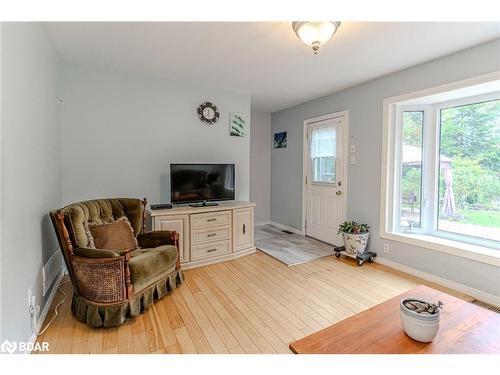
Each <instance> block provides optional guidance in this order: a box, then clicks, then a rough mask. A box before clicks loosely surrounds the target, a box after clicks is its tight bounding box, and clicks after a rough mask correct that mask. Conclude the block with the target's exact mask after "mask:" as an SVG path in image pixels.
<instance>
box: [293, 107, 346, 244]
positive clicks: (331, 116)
mask: <svg viewBox="0 0 500 375" xmlns="http://www.w3.org/2000/svg"><path fill="white" fill-rule="evenodd" d="M337 117H344V118H345V121H344V122H345V129H344V139H343V141H344V144H345V147H344V148H343V153H342V158H343V161H344V168H342V170H343V172H342V173H343V176H342V179H341V181H342V184H343V189H342V191H343V194H342V217H343V218H344V220H345V218H346V212H347V191H348V190H347V188H348V184H347V176H348V174H349V173H348V172H347V168H348V167H349V111H348V110H345V111H340V112H334V113H329V114H327V115H322V116H317V117H313V118H309V119H305V120H304V122H303V129H302V230H301V234H302V235H303V236H305V235H306V216H307V204H306V202H307V199H306V198H307V197H306V189H307V187H306V176H307V164H308V152H309V143H308V142H307V126H308V125H309V124H313V123H315V122H320V121H325V120H332V119H334V118H337Z"/></svg>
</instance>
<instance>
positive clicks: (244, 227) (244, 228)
mask: <svg viewBox="0 0 500 375" xmlns="http://www.w3.org/2000/svg"><path fill="white" fill-rule="evenodd" d="M245 232H246V226H245V224H243V234H245Z"/></svg>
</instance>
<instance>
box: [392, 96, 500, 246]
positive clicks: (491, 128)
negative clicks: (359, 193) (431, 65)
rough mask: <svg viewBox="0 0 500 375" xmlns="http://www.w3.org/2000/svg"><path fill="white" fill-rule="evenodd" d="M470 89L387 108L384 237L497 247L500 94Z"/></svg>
mask: <svg viewBox="0 0 500 375" xmlns="http://www.w3.org/2000/svg"><path fill="white" fill-rule="evenodd" d="M470 92H473V90H471V89H470V88H469V90H464V93H468V94H469V96H465V95H464V96H460V97H457V96H458V95H457V93H456V92H452V93H450V94H449V95H448V93H442V94H439V95H432V96H428V97H422V98H412V99H411V100H406V101H401V102H396V103H393V104H392V106H391V107H389V108H390V110H392V114H391V115H392V117H391V118H392V121H393V123H392V125H391V127H390V129H391V132H392V136H391V134H389V136H390V138H389V139H392V140H393V141H392V143H389V144H388V146H389V147H390V148H392V149H390V150H389V155H392V156H390V158H389V159H388V162H389V163H390V164H389V166H388V176H389V178H390V179H389V180H387V183H388V185H387V186H386V188H387V192H384V193H386V196H387V199H388V200H387V201H386V202H385V203H386V207H385V210H386V211H385V212H386V213H387V215H388V217H386V219H385V222H383V223H382V225H385V228H386V230H385V231H386V232H387V233H394V234H398V233H400V234H401V235H403V236H404V235H411V238H417V239H418V238H419V235H422V236H423V237H422V238H424V237H425V239H426V240H429V238H431V237H434V238H438V239H439V238H441V239H447V240H452V241H458V242H461V243H469V244H472V245H475V246H481V247H486V248H490V249H500V92H498V91H495V92H488V93H484V94H479V95H474V96H470ZM450 98H451V99H450ZM391 179H392V180H391ZM437 243H439V241H438V242H437Z"/></svg>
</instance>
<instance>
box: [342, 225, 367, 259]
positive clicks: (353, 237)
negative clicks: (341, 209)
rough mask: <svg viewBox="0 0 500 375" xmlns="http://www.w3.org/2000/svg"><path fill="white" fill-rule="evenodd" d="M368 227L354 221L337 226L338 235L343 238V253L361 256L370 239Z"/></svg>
mask: <svg viewBox="0 0 500 375" xmlns="http://www.w3.org/2000/svg"><path fill="white" fill-rule="evenodd" d="M369 230H370V226H369V225H368V224H360V223H358V222H356V221H344V222H343V223H342V224H340V225H339V231H338V234H342V237H343V238H344V245H345V251H346V253H347V254H350V255H354V256H356V255H358V254H363V253H364V252H365V250H366V245H367V244H368V238H369V237H370V232H369Z"/></svg>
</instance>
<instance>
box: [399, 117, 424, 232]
mask: <svg viewBox="0 0 500 375" xmlns="http://www.w3.org/2000/svg"><path fill="white" fill-rule="evenodd" d="M423 126H424V112H423V111H405V112H403V127H402V146H401V166H400V168H401V185H400V205H399V207H400V215H399V217H400V227H401V228H406V229H410V230H411V229H412V228H420V226H421V211H422V139H423V138H422V135H423Z"/></svg>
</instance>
